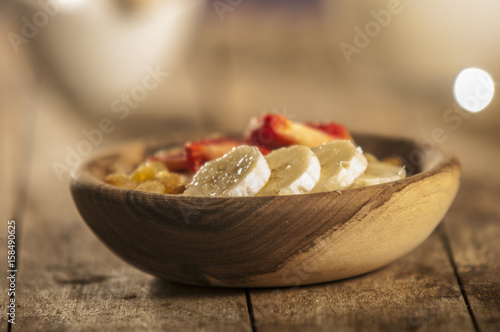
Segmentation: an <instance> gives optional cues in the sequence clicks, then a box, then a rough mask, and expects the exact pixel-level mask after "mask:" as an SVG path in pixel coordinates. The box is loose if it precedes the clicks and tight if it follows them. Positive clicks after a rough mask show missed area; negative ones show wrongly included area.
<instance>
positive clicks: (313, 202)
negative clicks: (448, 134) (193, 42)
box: [71, 135, 460, 287]
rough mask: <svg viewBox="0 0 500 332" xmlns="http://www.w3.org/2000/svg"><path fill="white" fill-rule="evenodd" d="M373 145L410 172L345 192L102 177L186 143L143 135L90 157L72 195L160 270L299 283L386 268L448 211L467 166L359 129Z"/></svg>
mask: <svg viewBox="0 0 500 332" xmlns="http://www.w3.org/2000/svg"><path fill="white" fill-rule="evenodd" d="M355 139H356V142H357V143H358V144H359V145H361V146H362V147H363V149H364V151H365V152H371V153H373V154H375V155H376V156H377V157H379V158H384V157H387V156H398V157H399V158H400V159H401V160H402V161H403V162H404V163H405V165H406V168H407V172H408V174H409V176H408V177H407V178H405V179H402V180H399V181H395V182H391V183H386V184H381V185H376V186H371V187H365V188H359V189H351V190H345V191H343V192H342V193H339V192H327V193H316V194H306V195H290V196H267V197H187V196H179V195H166V194H155V193H146V192H140V191H135V190H127V189H122V188H118V187H114V186H111V185H108V184H106V183H104V182H103V178H104V176H105V175H106V174H107V173H108V172H109V170H110V169H111V167H112V166H113V164H114V163H116V162H118V163H120V164H122V165H128V166H129V167H130V168H132V167H133V166H135V165H136V164H138V163H140V162H142V161H143V160H144V157H145V155H146V154H149V153H151V152H152V151H154V150H155V149H158V148H160V147H165V146H167V145H169V144H171V145H175V144H176V143H182V142H180V141H160V140H156V141H148V142H136V143H131V144H127V145H125V146H122V147H121V148H117V149H114V150H112V151H108V152H105V153H102V154H101V155H99V156H95V157H94V158H92V159H90V160H88V161H86V162H85V163H83V164H82V165H81V167H80V168H79V169H78V171H77V172H75V174H74V175H73V179H72V182H71V193H72V195H73V199H74V201H75V203H76V205H77V207H78V210H79V211H80V213H81V215H82V217H83V219H84V220H85V221H86V222H87V224H88V225H89V226H90V228H91V229H92V230H93V231H94V232H95V233H96V234H97V236H98V237H99V238H100V239H101V240H102V241H103V242H104V243H105V244H106V245H107V246H108V247H109V248H111V250H112V251H114V252H115V253H116V254H117V255H119V256H120V257H122V258H123V259H125V260H126V261H128V262H130V263H131V264H133V265H135V266H136V267H138V268H140V269H142V270H144V271H146V272H148V273H151V274H153V275H155V276H158V277H160V278H165V279H168V280H172V281H176V282H180V283H187V284H194V285H203V286H207V285H208V286H223V287H274V286H295V285H305V284H312V283H319V282H325V281H331V280H337V279H342V278H347V277H351V276H355V275H359V274H362V273H366V272H369V271H372V270H375V269H377V268H380V267H382V266H384V265H386V264H388V263H390V262H391V261H393V260H395V259H397V258H398V257H401V256H403V255H404V254H406V253H408V252H409V251H411V250H413V249H414V248H415V247H417V246H418V245H419V244H420V243H422V242H423V241H424V240H425V239H426V238H427V237H428V236H429V235H430V234H431V232H432V231H433V230H434V228H435V227H436V226H437V225H438V223H439V222H440V220H441V219H442V218H443V216H444V215H445V213H446V211H447V210H448V208H449V206H450V204H451V202H452V201H453V198H454V197H455V194H456V192H457V189H458V185H459V179H460V166H459V163H458V162H457V160H456V159H455V158H453V157H450V156H448V155H447V154H446V153H444V152H443V151H442V150H440V149H438V148H434V149H432V150H429V147H426V148H424V147H422V146H420V145H419V144H417V143H416V142H414V141H411V140H407V139H396V138H387V137H381V136H375V135H355Z"/></svg>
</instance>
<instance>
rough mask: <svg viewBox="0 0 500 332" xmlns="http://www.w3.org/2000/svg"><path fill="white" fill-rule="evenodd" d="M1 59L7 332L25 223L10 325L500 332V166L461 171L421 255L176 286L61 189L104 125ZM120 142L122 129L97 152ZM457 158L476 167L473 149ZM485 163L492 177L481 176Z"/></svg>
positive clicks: (2, 295)
mask: <svg viewBox="0 0 500 332" xmlns="http://www.w3.org/2000/svg"><path fill="white" fill-rule="evenodd" d="M2 31H5V29H4V30H2ZM2 35H3V34H2ZM2 55H4V56H7V57H8V58H9V61H10V62H9V64H6V63H4V62H2V64H1V67H0V70H1V71H0V72H1V73H2V75H3V76H2V78H1V80H0V84H1V85H0V87H1V89H0V137H1V141H0V143H1V150H0V158H1V163H0V183H1V184H2V186H1V189H0V191H1V203H0V215H1V225H0V266H1V270H2V275H3V277H2V278H0V311H2V312H3V314H2V317H1V320H0V329H1V330H2V331H4V330H6V329H7V327H8V324H7V319H6V318H7V316H6V312H7V308H6V306H7V303H8V296H7V289H8V283H7V279H6V278H5V276H6V273H7V272H5V271H6V270H7V269H8V268H7V259H6V257H7V244H6V242H7V220H9V219H15V220H16V226H17V228H16V241H17V242H16V243H17V247H16V248H17V260H18V265H17V269H18V272H17V279H16V296H15V300H16V302H15V303H16V320H15V325H13V326H12V328H13V330H14V331H49V330H50V331H63V330H70V331H93V330H96V331H97V330H99V331H102V330H109V331H114V330H123V331H129V330H130V331H135V330H149V331H156V330H168V331H193V330H196V331H438V330H439V331H498V330H500V241H499V239H500V225H499V223H500V208H499V203H500V186H499V184H500V177H499V176H498V175H495V174H497V173H498V171H497V168H496V166H494V165H490V166H484V163H483V162H482V161H479V162H478V163H477V166H474V165H475V163H474V162H467V163H466V165H467V169H468V170H472V171H473V170H474V169H476V172H470V173H467V174H465V175H464V177H463V180H462V183H461V188H460V190H459V192H458V195H457V197H456V200H455V202H454V203H453V205H452V207H451V208H450V210H449V213H448V214H447V215H446V217H445V218H444V220H443V222H442V223H441V224H440V226H439V227H438V228H437V229H436V231H435V232H434V233H433V234H432V235H431V236H430V237H429V239H427V240H426V241H425V242H424V243H423V244H422V245H421V246H420V247H418V248H417V249H416V250H414V251H413V252H411V253H410V254H408V255H406V256H404V257H402V258H400V259H398V260H397V261H395V262H394V263H392V264H390V265H389V266H386V267H384V268H381V269H379V270H377V271H375V272H372V273H369V274H366V275H363V276H359V277H356V278H350V279H348V280H342V281H337V282H331V283H325V284H320V285H312V286H301V287H292V288H281V289H218V288H202V287H192V286H186V285H181V284H176V283H170V282H167V281H162V280H158V279H156V278H154V277H151V276H149V275H147V274H144V273H142V272H141V271H138V270H136V269H135V268H133V267H131V266H129V265H128V264H126V263H125V262H123V261H122V260H120V259H119V258H117V257H116V256H115V255H113V254H112V253H111V252H110V251H109V250H108V249H107V248H106V247H105V246H104V245H103V244H102V243H101V242H100V241H99V240H98V239H97V238H96V237H95V236H94V234H93V233H92V232H91V231H90V230H89V228H87V226H86V225H85V224H84V222H83V221H82V219H81V218H80V216H79V215H78V212H77V211H76V208H75V206H74V204H73V202H72V200H71V197H70V194H69V189H68V180H67V178H68V177H67V174H66V175H64V177H63V181H59V180H58V178H57V176H56V174H55V172H54V170H53V165H52V163H53V162H54V161H58V162H61V163H64V159H65V157H66V155H67V147H70V148H75V147H76V146H77V144H78V143H79V142H80V141H81V139H82V136H81V133H80V131H81V130H82V129H91V128H93V127H95V125H96V124H95V122H93V120H88V119H85V118H83V117H80V116H78V115H77V114H76V113H74V112H70V110H68V105H67V104H65V102H64V101H62V100H61V99H60V97H58V95H54V94H53V91H52V90H51V89H50V88H47V86H48V85H47V82H46V81H45V80H44V75H32V74H31V73H29V71H28V73H24V71H23V68H24V67H23V65H21V64H22V63H26V59H24V57H25V55H23V56H21V57H22V58H23V59H22V60H21V59H18V58H17V56H13V55H12V54H10V53H8V52H7V51H5V49H4V52H3V53H2ZM23 61H24V62H23ZM21 74H22V75H21ZM494 111H498V109H495V110H494ZM476 129H477V128H476ZM477 132H478V130H473V129H470V128H469V129H467V128H465V129H464V130H463V132H461V135H462V139H461V140H456V141H455V143H454V144H455V146H454V147H455V148H456V149H458V150H459V149H460V146H458V144H459V143H460V142H464V140H466V141H467V142H469V143H470V144H469V145H467V144H463V146H464V149H468V150H467V151H470V153H471V154H470V155H472V156H477V155H482V154H484V156H485V158H484V162H490V161H491V162H493V161H498V156H497V155H498V152H499V151H498V142H499V141H498V131H497V130H490V131H485V132H482V133H481V134H480V135H478V134H477ZM123 136H125V135H124V133H123V132H120V130H119V128H117V133H116V134H113V135H110V136H109V137H108V136H106V137H105V139H104V142H103V144H102V145H100V146H99V148H105V147H107V146H110V145H113V144H116V143H119V142H120V141H122V140H123V139H124V137H123ZM127 138H129V137H127ZM471 146H472V147H471ZM472 150H475V151H472ZM467 153H468V152H467ZM460 157H461V158H462V159H465V161H467V160H469V161H470V159H467V158H468V156H467V155H466V154H464V153H461V155H460ZM474 167H476V168H474ZM485 168H486V169H487V170H488V172H489V173H488V172H486V173H485V174H487V175H488V176H487V177H486V176H484V175H483V176H482V175H481V174H479V175H478V174H477V173H479V172H482V170H483V169H485Z"/></svg>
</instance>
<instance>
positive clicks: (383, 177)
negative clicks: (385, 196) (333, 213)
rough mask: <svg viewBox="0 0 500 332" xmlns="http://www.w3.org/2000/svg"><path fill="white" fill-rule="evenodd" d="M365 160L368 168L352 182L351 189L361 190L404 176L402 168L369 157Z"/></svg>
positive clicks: (404, 171) (404, 172)
mask: <svg viewBox="0 0 500 332" xmlns="http://www.w3.org/2000/svg"><path fill="white" fill-rule="evenodd" d="M366 158H367V159H368V167H367V168H366V171H365V172H364V173H363V174H362V175H360V176H359V177H358V178H357V179H356V180H355V181H354V183H353V184H352V186H351V188H361V187H366V186H373V185H376V184H381V183H386V182H391V181H396V180H400V179H403V178H404V177H405V176H406V170H405V168H404V167H401V166H396V165H394V164H391V163H387V162H382V161H378V160H377V159H376V158H375V157H373V156H370V158H369V157H368V156H366Z"/></svg>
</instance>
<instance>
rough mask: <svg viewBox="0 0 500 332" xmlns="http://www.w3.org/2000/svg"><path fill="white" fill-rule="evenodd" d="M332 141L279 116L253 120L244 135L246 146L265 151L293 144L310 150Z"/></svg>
mask: <svg viewBox="0 0 500 332" xmlns="http://www.w3.org/2000/svg"><path fill="white" fill-rule="evenodd" d="M334 139H335V137H334V136H333V135H331V134H329V133H328V132H325V131H323V130H319V129H316V128H313V127H310V126H306V125H304V124H301V123H297V122H293V121H290V120H289V119H287V118H286V117H284V116H282V115H280V114H263V115H261V116H259V117H256V118H253V119H252V121H251V122H250V126H249V127H248V129H247V132H246V134H245V142H246V143H247V144H249V145H254V146H258V147H264V148H267V149H277V148H280V147H283V146H290V145H294V144H298V145H305V146H308V147H311V148H312V147H315V146H318V145H321V144H323V143H326V142H329V141H331V140H334Z"/></svg>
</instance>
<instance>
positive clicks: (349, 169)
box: [105, 114, 406, 197]
mask: <svg viewBox="0 0 500 332" xmlns="http://www.w3.org/2000/svg"><path fill="white" fill-rule="evenodd" d="M405 175H406V174H405V168H404V166H401V164H394V163H390V162H384V161H379V160H378V159H377V158H376V157H375V156H373V155H370V154H364V153H363V151H362V148H361V147H359V146H357V145H356V143H355V142H354V140H353V138H352V136H351V135H350V133H349V131H348V130H347V129H346V128H345V127H344V126H342V125H340V124H337V123H333V122H329V123H324V124H302V123H298V122H293V121H291V120H289V119H287V118H286V117H284V116H282V115H278V114H264V115H261V116H259V117H256V118H254V119H252V121H251V122H250V125H249V128H248V129H247V132H246V133H245V135H244V136H243V137H242V138H241V139H238V138H229V137H226V136H212V137H208V138H205V139H203V140H199V141H193V142H188V143H186V144H185V145H184V148H182V149H181V148H174V149H168V150H160V151H158V152H156V153H155V154H154V155H151V156H149V157H148V158H147V159H146V161H145V163H143V164H141V165H139V166H138V167H137V168H136V169H135V170H134V171H133V172H132V173H131V174H124V173H112V174H109V175H108V176H107V177H106V178H105V180H106V182H107V183H109V184H112V185H115V186H119V187H123V188H126V189H135V190H140V191H147V192H155V193H166V194H182V195H187V196H229V197H237V196H270V195H294V194H306V193H317V192H328V191H340V190H346V189H349V188H359V187H363V186H369V185H376V184H381V183H386V182H390V181H396V180H399V179H402V178H404V177H405Z"/></svg>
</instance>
